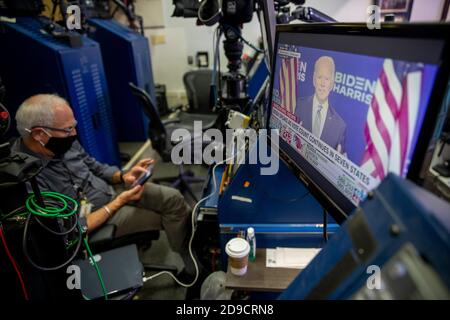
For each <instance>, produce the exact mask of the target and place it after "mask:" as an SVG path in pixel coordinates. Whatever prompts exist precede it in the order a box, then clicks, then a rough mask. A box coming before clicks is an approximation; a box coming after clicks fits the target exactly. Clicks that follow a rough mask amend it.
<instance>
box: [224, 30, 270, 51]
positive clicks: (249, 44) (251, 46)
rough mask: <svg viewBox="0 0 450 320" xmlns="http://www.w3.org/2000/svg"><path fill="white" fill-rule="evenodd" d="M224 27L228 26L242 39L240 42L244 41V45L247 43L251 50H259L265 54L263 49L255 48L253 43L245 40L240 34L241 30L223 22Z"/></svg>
mask: <svg viewBox="0 0 450 320" xmlns="http://www.w3.org/2000/svg"><path fill="white" fill-rule="evenodd" d="M224 26H225V27H227V28H230V29H232V30H233V31H234V33H235V34H236V35H237V36H238V38H239V39H241V40H242V42H244V43H245V44H246V45H248V46H249V47H250V48H252V49H253V50H255V51H257V52H259V53H264V54H266V51H265V50H261V49H259V48H257V47H256V46H255V45H254V44H252V43H250V42H249V41H247V40H246V39H245V38H244V37H243V36H242V34H241V32H240V31H239V30H238V29H236V28H235V27H233V26H232V25H228V24H224Z"/></svg>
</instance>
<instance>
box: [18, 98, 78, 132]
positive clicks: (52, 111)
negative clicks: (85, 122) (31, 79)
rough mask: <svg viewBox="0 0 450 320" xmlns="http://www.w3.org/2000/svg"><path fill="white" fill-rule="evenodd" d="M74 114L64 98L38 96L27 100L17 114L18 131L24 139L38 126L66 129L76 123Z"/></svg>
mask: <svg viewBox="0 0 450 320" xmlns="http://www.w3.org/2000/svg"><path fill="white" fill-rule="evenodd" d="M72 119H73V112H72V109H70V107H69V104H68V103H67V101H66V100H64V99H63V98H61V97H59V96H57V95H53V94H38V95H35V96H32V97H30V98H28V99H26V100H25V101H24V102H23V103H22V104H21V105H20V107H19V109H18V110H17V113H16V122H17V131H19V133H20V135H21V136H22V137H26V136H28V135H29V130H30V129H31V128H33V127H37V126H46V127H56V128H60V127H61V128H64V127H65V123H66V122H70V121H72V122H73V121H74V120H72Z"/></svg>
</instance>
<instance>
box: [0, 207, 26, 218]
mask: <svg viewBox="0 0 450 320" xmlns="http://www.w3.org/2000/svg"><path fill="white" fill-rule="evenodd" d="M22 210H25V206H21V207H19V208H16V209H14V210H13V211H11V212H9V213H7V214H6V215H4V216H3V217H1V216H0V218H1V219H0V221H4V220H6V219H8V218H9V217H10V216H13V215H15V214H17V213H19V212H20V211H22Z"/></svg>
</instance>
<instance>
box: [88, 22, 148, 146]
mask: <svg viewBox="0 0 450 320" xmlns="http://www.w3.org/2000/svg"><path fill="white" fill-rule="evenodd" d="M87 22H88V24H89V26H90V27H89V29H88V35H89V37H90V38H92V39H94V40H95V41H97V42H98V43H99V44H100V47H101V51H102V57H103V64H104V66H105V72H106V76H107V79H108V86H109V90H110V97H111V105H112V108H113V116H114V120H115V123H116V128H117V137H118V140H119V141H144V140H146V139H147V128H148V120H147V117H146V116H145V115H144V113H143V111H142V108H141V106H140V105H139V103H138V102H137V100H136V98H135V97H134V96H133V95H132V94H131V91H130V87H129V86H128V83H129V82H133V83H134V84H135V85H137V86H138V87H140V88H142V89H144V90H145V91H147V93H148V94H149V95H150V97H151V98H152V99H153V101H154V103H155V105H156V94H155V85H154V83H153V73H152V63H151V58H150V49H149V44H148V40H147V38H146V37H144V36H142V35H140V34H139V33H137V32H136V31H133V30H131V29H130V28H127V27H125V26H123V25H121V24H119V23H118V22H116V21H114V20H112V19H89V20H87Z"/></svg>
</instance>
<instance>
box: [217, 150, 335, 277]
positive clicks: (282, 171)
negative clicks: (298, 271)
mask: <svg viewBox="0 0 450 320" xmlns="http://www.w3.org/2000/svg"><path fill="white" fill-rule="evenodd" d="M256 146H257V144H255V146H254V147H253V148H252V149H251V150H250V152H257V148H256ZM247 160H248V159H247ZM258 162H259V161H258ZM260 169H261V165H260V164H249V163H248V161H247V162H246V164H241V165H240V167H239V168H238V170H237V172H236V174H235V175H234V176H233V179H232V182H231V183H230V185H229V186H228V187H227V188H226V190H225V192H224V193H223V194H222V196H221V197H220V198H219V204H218V219H219V225H220V237H221V239H220V240H221V248H222V266H224V268H225V267H226V255H225V253H224V252H225V251H224V247H225V244H226V243H227V242H228V240H230V239H231V238H233V237H236V236H237V234H238V233H239V232H240V231H246V230H247V228H248V227H250V226H251V227H253V228H254V229H255V234H256V242H257V247H259V248H275V247H305V248H308V247H309V248H319V247H322V246H323V244H324V237H323V235H324V214H325V213H324V210H323V208H322V207H321V206H320V204H319V203H318V202H317V201H316V200H315V199H314V197H312V196H311V194H310V193H309V191H308V190H307V189H306V187H305V186H304V185H303V184H302V183H301V182H300V181H299V180H298V179H297V178H296V177H295V176H294V175H293V174H292V172H291V171H290V170H289V169H288V168H287V166H286V164H285V163H284V162H282V161H280V163H279V170H278V173H277V174H275V175H261V173H260ZM248 183H249V185H248ZM246 185H248V187H246ZM327 221H328V223H327V233H328V234H329V235H330V234H333V233H334V232H335V231H336V230H337V229H338V228H339V225H338V224H337V223H336V222H335V221H334V220H333V219H332V218H331V217H330V216H328V217H327Z"/></svg>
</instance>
